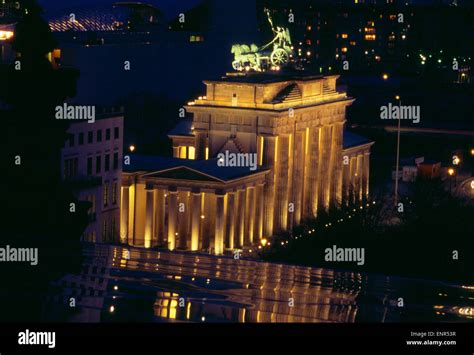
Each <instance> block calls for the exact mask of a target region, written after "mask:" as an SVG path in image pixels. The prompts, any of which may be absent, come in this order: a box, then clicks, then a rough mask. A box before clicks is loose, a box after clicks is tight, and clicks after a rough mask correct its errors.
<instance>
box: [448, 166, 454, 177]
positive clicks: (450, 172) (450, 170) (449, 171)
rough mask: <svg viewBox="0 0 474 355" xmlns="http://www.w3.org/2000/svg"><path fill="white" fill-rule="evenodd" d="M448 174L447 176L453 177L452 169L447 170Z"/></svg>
mask: <svg viewBox="0 0 474 355" xmlns="http://www.w3.org/2000/svg"><path fill="white" fill-rule="evenodd" d="M448 174H449V176H453V175H454V169H453V168H449V169H448Z"/></svg>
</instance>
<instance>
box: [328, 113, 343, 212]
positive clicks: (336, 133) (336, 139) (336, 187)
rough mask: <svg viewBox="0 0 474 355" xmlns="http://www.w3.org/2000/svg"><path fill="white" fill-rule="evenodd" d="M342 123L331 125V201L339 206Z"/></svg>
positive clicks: (340, 202) (340, 200)
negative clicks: (332, 174) (332, 176)
mask: <svg viewBox="0 0 474 355" xmlns="http://www.w3.org/2000/svg"><path fill="white" fill-rule="evenodd" d="M343 129H344V123H343V122H337V123H335V124H334V127H333V146H332V148H333V164H332V166H333V169H334V178H333V179H331V180H332V181H331V183H332V189H331V190H332V193H331V196H332V201H331V203H332V204H333V205H337V206H340V205H341V204H342V138H343Z"/></svg>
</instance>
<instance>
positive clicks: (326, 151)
mask: <svg viewBox="0 0 474 355" xmlns="http://www.w3.org/2000/svg"><path fill="white" fill-rule="evenodd" d="M261 138H262V137H259V139H261ZM342 140H343V123H342V122H341V123H335V124H332V125H326V126H321V127H314V128H306V129H305V130H302V131H296V132H295V133H294V134H286V135H279V136H264V137H263V149H262V155H263V156H262V160H263V166H264V167H265V168H267V169H270V173H269V174H268V175H267V176H266V181H265V213H264V235H265V236H271V235H272V234H273V233H276V232H279V231H283V230H288V228H289V227H291V226H293V225H296V224H299V223H300V222H301V220H302V219H304V218H314V217H316V216H317V213H318V209H319V208H324V209H325V210H328V209H329V208H330V206H331V205H338V204H340V203H341V202H342V197H343V196H342V195H343V187H342V185H343V157H342V144H343V142H342Z"/></svg>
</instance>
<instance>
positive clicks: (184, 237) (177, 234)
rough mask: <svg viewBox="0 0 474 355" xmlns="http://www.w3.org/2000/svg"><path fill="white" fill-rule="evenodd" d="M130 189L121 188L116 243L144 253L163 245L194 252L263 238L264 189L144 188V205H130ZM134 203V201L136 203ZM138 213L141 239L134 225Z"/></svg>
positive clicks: (218, 249)
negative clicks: (141, 218)
mask: <svg viewBox="0 0 474 355" xmlns="http://www.w3.org/2000/svg"><path fill="white" fill-rule="evenodd" d="M135 189H136V187H135V186H132V187H129V186H123V187H122V209H121V241H122V243H128V244H131V245H143V246H144V247H146V248H150V247H155V246H158V245H160V246H161V245H167V248H168V249H169V250H174V249H176V248H179V249H183V250H192V251H197V250H201V249H206V248H212V249H213V250H214V253H215V254H222V253H223V252H224V250H225V249H234V248H241V247H243V246H244V245H252V244H253V243H254V242H256V241H257V240H260V239H261V238H262V235H263V212H264V202H265V201H264V184H263V183H261V184H258V185H255V186H249V187H247V188H245V189H238V190H236V191H233V192H227V193H224V192H219V191H216V192H215V193H208V192H198V191H191V192H189V191H178V190H176V189H175V190H174V191H173V190H164V189H157V188H154V187H152V186H148V187H146V189H145V195H144V198H145V201H144V203H140V201H137V202H136V201H135V200H136V199H137V194H136V191H135ZM138 198H140V197H138ZM135 208H144V211H143V212H144V215H145V216H144V229H143V236H140V235H138V234H139V233H140V232H137V230H138V229H139V228H135V219H136V216H137V214H138V215H139V214H140V211H136V210H134V209H135Z"/></svg>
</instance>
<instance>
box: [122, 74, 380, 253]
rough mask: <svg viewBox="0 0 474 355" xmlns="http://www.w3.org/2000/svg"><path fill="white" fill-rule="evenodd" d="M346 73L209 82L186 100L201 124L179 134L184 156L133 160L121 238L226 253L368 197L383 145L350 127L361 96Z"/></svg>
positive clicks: (186, 124) (177, 146)
mask: <svg viewBox="0 0 474 355" xmlns="http://www.w3.org/2000/svg"><path fill="white" fill-rule="evenodd" d="M337 79H338V76H326V77H325V76H321V75H312V74H309V73H306V72H304V71H301V72H298V71H294V72H288V73H273V74H271V73H228V74H227V75H226V76H225V77H222V78H220V79H217V80H206V81H204V84H205V85H206V94H205V95H203V96H200V97H199V98H198V99H196V100H194V101H191V102H189V103H188V105H186V106H185V108H186V110H187V111H188V112H189V113H191V114H192V115H193V119H192V121H183V122H180V123H179V124H178V126H177V127H176V128H175V129H174V130H172V131H171V132H170V138H171V139H172V141H173V155H174V158H159V157H143V156H138V155H130V156H125V159H126V160H127V157H128V158H129V164H127V162H126V160H125V165H124V173H123V178H122V209H121V210H122V216H121V241H122V242H123V243H128V244H130V245H135V246H144V247H147V248H150V247H155V246H162V247H166V248H168V249H170V250H174V249H176V248H179V249H184V250H192V251H197V250H203V249H205V250H211V251H212V252H213V253H215V254H222V253H224V252H225V251H226V250H233V249H241V248H243V247H244V246H248V245H253V244H255V243H259V242H260V241H261V240H262V239H263V238H270V237H271V236H273V235H274V234H276V233H279V232H283V231H288V230H291V229H292V228H293V226H295V225H297V224H299V223H301V221H302V220H304V219H310V218H315V217H317V216H318V213H319V212H320V211H328V210H329V209H330V208H331V207H337V206H341V205H342V204H343V203H346V204H347V203H349V202H357V201H360V202H362V201H363V200H365V199H366V198H367V197H368V194H369V164H370V147H371V145H372V144H373V142H370V141H368V140H366V139H364V138H362V137H359V136H356V135H354V134H351V133H349V132H346V133H344V124H345V117H346V107H347V106H349V105H351V104H352V102H353V101H354V99H352V98H351V97H348V96H347V95H346V93H345V92H338V90H337V87H336V81H337ZM344 140H346V142H344ZM229 157H235V158H236V159H240V160H241V161H242V159H243V160H245V159H244V158H246V159H248V160H247V161H246V164H241V165H240V166H238V165H237V166H236V165H232V163H229V160H228V158H229ZM252 157H254V158H255V159H254V160H255V166H252V165H251V164H250V162H251V161H252Z"/></svg>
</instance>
